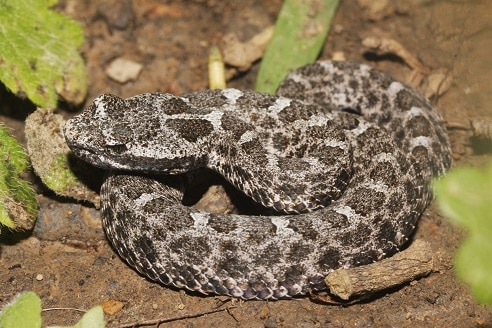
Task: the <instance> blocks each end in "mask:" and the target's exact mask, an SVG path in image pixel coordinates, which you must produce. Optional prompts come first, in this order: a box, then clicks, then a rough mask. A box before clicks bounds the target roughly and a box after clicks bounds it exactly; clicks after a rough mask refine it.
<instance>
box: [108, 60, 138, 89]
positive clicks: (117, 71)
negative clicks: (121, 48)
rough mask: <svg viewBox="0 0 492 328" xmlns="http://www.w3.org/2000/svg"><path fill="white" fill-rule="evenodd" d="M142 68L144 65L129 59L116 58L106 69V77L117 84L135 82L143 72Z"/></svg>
mask: <svg viewBox="0 0 492 328" xmlns="http://www.w3.org/2000/svg"><path fill="white" fill-rule="evenodd" d="M142 68H143V65H142V64H140V63H136V62H134V61H132V60H128V59H123V58H116V59H115V60H113V61H112V62H111V64H109V66H108V68H107V69H106V75H108V76H109V77H110V78H111V79H113V80H115V81H116V82H119V83H126V82H128V81H131V80H135V79H136V78H137V77H138V75H139V74H140V71H142Z"/></svg>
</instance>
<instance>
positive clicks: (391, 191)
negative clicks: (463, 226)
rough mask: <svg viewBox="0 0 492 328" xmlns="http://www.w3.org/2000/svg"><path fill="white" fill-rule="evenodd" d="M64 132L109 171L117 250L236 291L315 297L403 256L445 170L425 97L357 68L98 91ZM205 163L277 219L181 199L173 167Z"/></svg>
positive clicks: (108, 224)
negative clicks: (257, 86)
mask: <svg viewBox="0 0 492 328" xmlns="http://www.w3.org/2000/svg"><path fill="white" fill-rule="evenodd" d="M64 134H65V137H66V140H67V143H68V145H69V146H70V148H71V149H72V151H73V152H74V153H75V154H76V155H77V156H79V157H80V158H82V159H84V160H86V161H88V162H89V163H91V164H93V165H95V166H98V167H101V168H106V169H110V170H112V172H113V173H112V174H110V175H109V177H108V178H107V179H106V181H105V182H104V184H103V186H102V188H101V198H102V203H103V206H102V211H103V225H104V228H105V230H106V234H107V236H108V239H109V240H110V241H111V243H112V245H113V246H114V248H115V249H116V251H117V252H118V253H119V254H120V256H121V257H122V258H124V259H125V260H126V261H127V262H128V263H129V264H130V265H131V266H133V267H134V268H135V269H136V270H138V271H139V272H141V273H142V274H144V275H145V276H147V277H148V278H150V279H152V280H155V281H159V282H161V283H163V284H165V285H173V286H175V287H178V288H186V289H189V290H192V291H198V292H201V293H205V294H210V293H212V294H213V293H215V294H225V295H231V296H235V297H241V298H245V299H279V298H289V297H292V296H297V295H304V294H306V293H307V292H308V290H310V289H311V290H314V291H316V290H322V289H324V288H326V285H325V283H324V280H323V278H324V276H325V275H326V274H327V273H329V272H330V271H332V270H334V269H337V268H340V267H351V266H358V265H363V264H368V263H371V262H374V261H377V260H379V259H382V258H383V257H386V256H389V255H391V254H393V253H395V252H397V251H398V250H399V249H400V247H401V246H402V245H403V244H404V243H405V242H406V241H407V240H408V238H409V236H410V234H411V233H412V231H413V230H414V227H415V224H416V221H417V219H418V218H419V216H420V215H421V213H422V212H423V211H424V209H425V207H426V205H427V204H428V203H429V201H430V200H431V192H430V187H429V182H430V180H431V179H432V177H434V176H438V175H440V174H442V173H444V172H445V171H446V170H447V169H448V168H449V167H450V165H451V155H450V147H449V142H448V138H447V135H446V131H445V127H444V125H443V122H442V119H441V118H440V116H439V115H438V113H437V112H436V110H435V109H434V108H433V107H432V105H431V104H430V103H429V102H428V101H426V100H425V99H423V98H422V97H421V96H419V95H418V94H417V93H415V92H414V91H413V90H411V89H410V88H408V87H406V86H405V85H403V84H402V83H400V82H396V81H394V80H392V79H391V78H389V77H388V76H386V75H384V74H383V73H381V72H379V71H376V70H374V69H372V68H370V67H368V66H367V65H364V64H356V63H351V62H331V61H320V62H316V63H314V64H311V65H307V66H305V67H303V68H300V69H298V70H295V71H293V72H292V73H291V74H289V75H288V76H287V77H286V78H285V80H284V81H283V82H282V84H281V86H280V88H279V90H278V92H277V95H276V96H274V95H268V94H262V93H258V92H253V91H240V90H237V89H225V90H215V91H212V90H205V91H199V92H195V93H191V94H188V95H185V96H182V97H177V96H173V95H170V94H164V93H148V94H142V95H138V96H135V97H131V98H128V99H126V100H123V99H121V98H119V97H116V96H113V95H107V94H106V95H101V96H99V97H97V98H96V99H95V100H94V102H93V103H92V105H90V106H89V107H88V108H87V109H86V110H85V111H84V112H83V113H81V114H80V115H79V116H76V117H74V118H72V119H70V120H69V121H68V122H67V123H66V125H65V128H64ZM199 167H208V168H211V169H212V170H215V171H217V172H219V173H220V174H221V175H223V176H224V177H225V178H226V179H227V180H228V181H229V182H230V183H231V184H233V185H234V186H235V187H236V188H238V189H239V190H241V191H243V192H244V193H245V194H246V195H248V196H249V197H251V198H252V199H254V200H255V201H256V202H258V203H260V204H262V205H263V206H265V207H267V208H273V209H275V210H276V211H280V212H284V214H276V215H271V216H260V215H258V216H252V215H234V214H216V213H206V212H202V211H199V210H196V209H194V208H192V207H187V206H184V205H182V202H181V201H182V197H183V193H182V188H181V186H180V182H179V181H180V179H177V178H176V175H177V176H180V174H181V173H184V172H187V171H193V170H195V169H197V168H199ZM156 174H157V175H156ZM195 174H196V173H195Z"/></svg>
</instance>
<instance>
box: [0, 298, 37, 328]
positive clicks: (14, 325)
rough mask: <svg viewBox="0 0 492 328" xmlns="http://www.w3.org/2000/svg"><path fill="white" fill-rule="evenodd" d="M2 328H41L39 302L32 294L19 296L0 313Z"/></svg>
mask: <svg viewBox="0 0 492 328" xmlns="http://www.w3.org/2000/svg"><path fill="white" fill-rule="evenodd" d="M0 327H2V328H37V327H41V300H40V299H39V297H38V296H37V295H36V294H35V293H34V292H27V293H22V294H19V295H18V296H17V297H16V298H15V299H14V300H13V301H12V303H10V304H7V305H6V306H5V307H4V308H3V309H2V311H1V312H0Z"/></svg>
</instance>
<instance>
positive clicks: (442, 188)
mask: <svg viewBox="0 0 492 328" xmlns="http://www.w3.org/2000/svg"><path fill="white" fill-rule="evenodd" d="M491 186H492V163H491V164H489V166H488V167H486V168H485V169H484V170H480V169H478V168H472V167H460V168H456V169H455V170H453V171H452V172H450V173H449V174H448V175H447V176H446V177H444V178H442V179H440V180H438V181H436V182H435V183H434V188H435V192H436V198H437V201H438V205H439V207H440V208H441V211H442V212H443V213H444V215H446V216H448V217H449V219H450V220H452V221H454V222H455V223H457V224H459V225H461V226H463V227H464V228H465V229H467V231H468V236H467V238H466V239H465V240H464V241H463V243H462V244H461V246H460V248H459V249H458V251H457V252H456V256H455V270H456V274H457V275H458V277H459V278H460V279H462V280H463V281H465V282H466V283H467V284H468V285H469V286H470V287H471V291H472V294H473V296H474V297H475V298H476V299H477V300H478V301H479V302H481V303H484V304H492V261H491V257H490V254H491V253H492V238H491V236H492V187H491Z"/></svg>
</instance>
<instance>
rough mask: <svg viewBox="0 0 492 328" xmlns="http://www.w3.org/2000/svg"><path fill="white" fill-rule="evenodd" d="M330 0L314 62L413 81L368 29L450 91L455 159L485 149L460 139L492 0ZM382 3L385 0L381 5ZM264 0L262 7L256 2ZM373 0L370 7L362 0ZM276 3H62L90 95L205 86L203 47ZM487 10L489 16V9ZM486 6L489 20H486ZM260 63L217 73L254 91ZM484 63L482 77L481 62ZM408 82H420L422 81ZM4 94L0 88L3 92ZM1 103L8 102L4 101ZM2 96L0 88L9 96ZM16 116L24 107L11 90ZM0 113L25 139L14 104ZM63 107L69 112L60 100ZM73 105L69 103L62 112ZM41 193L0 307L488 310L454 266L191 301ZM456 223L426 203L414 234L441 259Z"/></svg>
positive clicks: (285, 312)
mask: <svg viewBox="0 0 492 328" xmlns="http://www.w3.org/2000/svg"><path fill="white" fill-rule="evenodd" d="M364 2H371V1H356V0H345V1H343V2H342V4H341V6H340V8H339V11H338V12H337V15H336V19H335V22H334V25H333V28H332V31H331V33H330V35H329V37H328V39H327V40H326V44H325V47H324V50H323V52H322V53H321V55H320V57H321V58H330V57H331V56H332V55H333V54H334V53H336V52H338V53H342V54H343V55H344V57H345V58H347V59H352V60H357V61H363V62H368V63H369V64H371V65H372V66H375V67H378V68H380V69H381V70H384V71H386V72H388V73H390V74H392V75H393V76H395V77H397V78H398V79H400V80H403V81H406V82H409V83H412V81H414V79H413V80H412V79H410V76H411V73H412V69H411V68H409V67H408V65H406V64H405V62H404V61H403V60H401V59H400V58H399V57H397V56H395V55H394V54H393V55H392V54H390V55H376V54H374V53H370V52H367V49H366V48H364V47H363V46H362V40H363V39H364V38H366V37H384V38H392V39H394V40H396V41H398V42H399V43H400V44H402V45H403V46H404V47H405V48H406V49H407V51H408V52H409V53H410V54H411V55H412V56H415V57H416V58H418V59H419V60H420V61H421V62H422V63H423V66H424V67H425V68H426V69H428V70H429V71H430V72H433V73H435V72H444V73H445V76H447V77H449V78H450V79H451V80H450V81H451V83H450V86H449V89H447V91H446V92H445V93H444V94H442V95H439V96H432V97H431V100H432V101H433V102H434V103H435V104H436V106H437V108H438V109H439V111H440V112H441V113H442V115H443V117H444V118H445V120H446V122H447V126H448V128H449V132H450V136H451V140H452V143H453V152H454V157H455V159H456V161H455V165H456V166H458V165H463V164H472V165H482V164H483V163H484V162H485V161H486V160H487V159H488V158H490V153H491V151H492V147H491V144H490V142H487V141H485V142H484V141H483V140H482V141H480V140H478V141H479V142H477V138H473V137H472V131H471V130H470V125H469V122H470V120H473V119H479V120H483V119H489V120H490V119H491V118H492V113H491V109H490V105H488V104H490V103H491V102H490V101H491V100H492V99H491V98H492V92H491V90H492V88H491V87H490V86H491V85H492V83H490V82H491V79H492V77H491V76H492V74H490V71H491V69H490V68H491V67H492V62H491V60H490V50H491V47H490V40H491V36H492V35H491V31H492V30H491V25H488V26H487V25H486V18H487V17H488V21H489V24H490V13H491V12H492V6H491V3H490V2H488V1H473V2H472V1H466V0H462V1H444V0H441V1H429V0H415V1H403V0H401V1H393V2H391V3H392V6H391V7H390V8H389V9H388V10H387V11H384V12H383V13H382V14H381V13H380V14H374V13H372V12H371V11H370V10H369V9H366V8H364V7H362V6H361V5H360V3H364ZM382 2H384V1H382ZM265 3H268V4H265ZM373 3H376V1H374V2H373ZM280 5H281V1H280V0H274V1H268V2H266V1H255V0H244V1H215V0H208V1H206V0H194V1H173V2H169V1H168V2H158V1H149V0H136V1H117V0H114V1H112V0H107V1H74V0H66V1H63V2H62V4H61V5H60V7H59V8H60V10H62V11H64V12H65V13H67V14H68V15H70V16H72V17H74V18H75V19H77V20H79V21H80V22H81V23H82V24H83V25H84V27H85V31H86V40H87V42H86V45H85V47H84V49H83V52H84V56H85V58H86V60H87V69H88V74H89V79H90V87H89V95H88V97H87V101H88V102H89V101H90V100H91V99H92V98H93V97H95V96H97V95H98V94H101V93H108V92H110V93H114V94H118V95H120V96H123V97H127V96H131V95H134V94H138V93H142V92H148V91H163V92H172V93H176V94H181V93H184V92H188V91H194V90H199V89H203V88H206V87H207V60H208V51H209V48H210V46H211V45H214V44H218V45H219V46H220V45H221V42H222V41H221V40H222V37H223V36H224V35H225V34H227V33H235V34H236V35H238V36H239V38H240V39H242V40H247V39H249V38H251V37H252V36H253V35H255V34H257V33H258V32H260V31H262V30H264V29H265V28H266V27H268V26H269V25H271V24H273V23H274V22H275V18H276V15H277V13H278V10H279V8H280ZM487 13H488V14H487ZM487 15H488V16H487ZM115 58H125V59H131V60H133V61H136V62H138V63H141V64H142V65H143V70H142V72H141V74H140V75H139V77H138V78H137V79H136V80H135V81H130V82H127V83H125V84H120V83H117V82H114V81H112V80H111V79H109V78H108V76H107V75H106V73H105V69H106V68H107V67H108V65H109V63H110V62H111V61H112V60H114V59H115ZM257 69H258V63H256V64H255V65H254V66H253V67H252V68H251V70H249V71H248V72H246V73H244V74H241V75H240V76H238V77H236V78H234V79H233V80H232V81H230V82H229V86H231V87H238V88H253V87H254V79H255V76H256V71H257ZM486 70H488V73H487V71H486ZM416 88H417V89H419V90H420V91H422V92H424V93H425V92H428V90H429V86H428V81H427V79H426V78H425V77H424V78H423V80H422V82H421V83H418V84H417V85H416ZM4 95H5V92H2V98H3V97H4ZM4 99H6V98H4ZM9 99H12V98H9ZM13 103H14V105H15V106H17V107H21V108H23V109H24V110H23V111H22V113H26V112H28V111H29V110H31V109H32V106H30V105H28V104H25V103H19V102H18V101H15V100H14V102H13ZM5 107H6V106H5V104H3V105H2V109H3V111H2V115H3V116H2V120H3V121H5V122H6V124H7V125H8V126H9V127H11V128H12V131H13V133H14V135H15V136H16V137H17V138H18V139H19V140H21V141H22V142H23V141H24V136H23V133H22V131H23V124H22V122H23V120H22V119H23V117H22V115H24V114H19V113H17V114H16V117H15V118H13V116H12V115H6V114H5V109H7V110H10V112H14V110H13V109H11V108H10V109H9V108H5ZM71 110H72V111H75V110H80V108H76V109H71ZM60 112H61V113H62V114H63V115H64V116H66V117H68V116H70V115H72V113H71V112H70V110H69V109H67V110H62V111H60ZM34 182H35V184H36V186H37V188H38V190H39V198H38V199H39V202H40V208H41V214H40V219H39V221H38V224H37V226H36V228H35V231H34V232H33V233H29V234H22V235H19V234H15V235H9V236H7V237H4V239H3V240H2V241H1V247H2V248H1V253H0V306H2V305H3V304H4V303H6V302H8V301H9V300H11V299H12V297H13V296H14V295H15V294H17V293H18V292H20V291H26V290H33V291H35V292H36V293H37V294H38V295H39V296H40V297H41V299H42V305H43V308H60V307H62V308H78V309H88V308H90V307H92V306H94V305H96V304H99V303H102V302H104V301H108V300H117V301H120V302H122V305H123V308H122V309H121V310H120V311H118V312H117V313H115V314H113V315H109V316H107V317H106V318H107V320H108V322H109V326H112V327H117V326H121V325H122V324H124V323H128V322H135V321H140V322H142V321H145V320H149V319H157V318H166V317H175V316H186V315H189V314H197V313H202V312H207V311H210V310H214V309H220V308H226V307H230V306H235V307H234V308H233V309H230V310H229V311H222V312H218V313H213V314H208V315H204V316H200V317H196V318H188V319H183V320H177V321H172V322H170V323H166V324H162V327H234V326H235V327H327V326H328V327H356V326H357V327H368V326H374V327H410V326H411V327H486V326H492V311H490V308H485V307H483V306H480V305H477V304H476V303H475V302H474V300H473V299H472V297H471V296H470V294H469V292H468V290H467V287H466V286H465V285H464V284H462V283H461V282H459V281H457V280H456V279H455V277H454V275H453V271H452V270H445V271H443V272H441V273H433V274H431V275H430V276H428V277H426V278H423V279H420V280H418V281H414V282H412V283H410V284H408V285H403V286H400V287H399V288H395V289H392V290H390V291H388V292H385V293H381V294H378V295H375V296H374V297H373V298H371V299H370V300H367V301H365V302H363V303H360V304H355V305H351V306H330V305H324V304H320V303H318V302H314V301H311V300H309V299H308V298H305V299H299V300H290V301H276V302H265V301H250V302H239V301H237V300H233V299H230V298H228V297H201V296H196V295H192V294H188V293H185V292H183V291H177V290H173V289H170V288H166V287H162V286H160V285H157V284H154V283H152V282H149V281H147V280H146V279H144V278H143V277H141V276H140V275H138V274H137V273H136V272H135V271H133V270H132V269H130V268H129V267H128V266H127V265H125V263H124V262H123V261H121V260H120V258H119V257H118V256H117V255H116V254H115V253H114V252H113V250H112V249H111V247H110V246H109V245H108V243H107V241H106V240H105V237H104V233H103V231H102V228H101V226H100V221H99V213H98V211H96V210H95V209H93V208H87V207H84V206H82V205H80V204H74V203H72V202H70V201H69V200H66V199H60V198H57V197H53V196H52V195H51V194H50V193H49V192H47V191H46V190H45V188H43V187H42V186H41V184H40V183H39V182H38V181H37V180H34ZM464 236H465V233H464V232H463V231H461V230H460V229H459V228H457V227H454V226H452V225H451V224H450V223H449V222H448V221H447V220H446V219H445V218H443V217H441V216H440V215H439V214H438V213H437V211H436V210H435V206H430V207H429V209H428V210H427V211H426V212H425V213H424V215H423V216H422V218H421V220H420V223H419V226H418V229H417V231H416V234H415V237H414V238H423V239H425V240H427V241H429V242H430V243H431V245H432V247H433V249H434V250H436V251H437V250H440V251H442V252H443V254H444V255H445V256H449V257H452V254H453V252H454V251H455V249H456V248H457V246H458V245H459V242H460V241H461V240H462V239H463V237H464ZM80 315H81V314H80V313H79V312H77V311H72V310H52V311H47V312H44V313H43V320H44V324H45V325H49V324H64V325H68V324H73V323H75V322H76V320H77V319H78V318H79V317H80Z"/></svg>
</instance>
